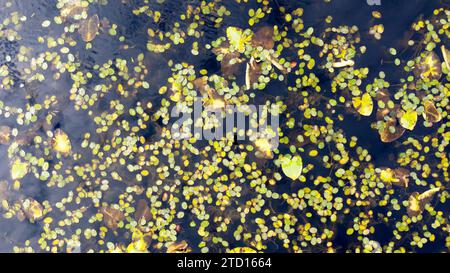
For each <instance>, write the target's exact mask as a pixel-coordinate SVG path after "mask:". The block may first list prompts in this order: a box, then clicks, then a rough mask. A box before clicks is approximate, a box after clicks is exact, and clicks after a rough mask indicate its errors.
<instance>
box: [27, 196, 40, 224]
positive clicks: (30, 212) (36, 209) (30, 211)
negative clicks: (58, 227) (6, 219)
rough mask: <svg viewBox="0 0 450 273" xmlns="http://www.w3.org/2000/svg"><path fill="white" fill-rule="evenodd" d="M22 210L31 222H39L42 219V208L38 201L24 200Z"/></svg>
mask: <svg viewBox="0 0 450 273" xmlns="http://www.w3.org/2000/svg"><path fill="white" fill-rule="evenodd" d="M22 210H23V212H24V213H25V216H26V217H27V218H28V219H29V220H30V221H32V222H34V221H39V220H41V219H42V218H43V217H44V208H43V207H42V205H41V204H40V203H39V202H38V201H36V200H34V199H32V198H28V199H25V200H24V201H23V202H22Z"/></svg>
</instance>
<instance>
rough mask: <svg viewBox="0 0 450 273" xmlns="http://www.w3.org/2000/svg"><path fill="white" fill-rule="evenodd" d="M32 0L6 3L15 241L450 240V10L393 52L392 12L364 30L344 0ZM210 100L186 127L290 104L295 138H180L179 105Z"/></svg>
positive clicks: (28, 245)
mask: <svg viewBox="0 0 450 273" xmlns="http://www.w3.org/2000/svg"><path fill="white" fill-rule="evenodd" d="M17 2H19V1H9V0H7V1H1V2H0V5H1V6H0V10H1V11H0V156H1V157H2V159H3V163H4V164H3V167H2V169H1V171H0V230H1V231H2V232H1V234H0V236H1V239H0V251H7V252H150V253H161V252H163V253H186V252H203V253H206V252H218V253H225V252H231V253H242V252H250V253H253V252H290V253H307V252H308V253H309V252H329V253H334V252H349V253H363V252H364V253H375V252H388V253H390V252H399V253H405V252H448V251H449V249H450V223H449V204H448V200H447V198H449V194H448V188H449V183H450V176H449V165H450V163H449V158H450V152H449V151H450V149H449V144H450V104H449V99H450V51H449V50H450V30H449V27H450V10H448V9H447V7H445V6H442V5H441V4H440V3H435V4H434V6H433V10H432V11H431V12H429V13H424V14H422V16H420V17H417V18H414V23H413V24H412V25H410V26H408V29H406V30H405V36H404V38H403V39H401V38H398V39H396V42H395V43H394V41H392V40H389V42H386V41H387V40H386V39H388V38H386V37H385V35H386V36H388V35H389V33H390V32H389V31H390V29H389V28H387V27H386V26H385V25H384V24H385V21H384V20H385V16H384V15H383V13H384V11H383V10H382V9H381V8H380V7H377V6H364V9H363V11H361V12H362V13H364V14H367V21H366V22H364V24H362V25H354V24H353V23H345V22H346V20H345V16H344V18H340V17H342V14H333V6H332V5H336V3H334V2H337V1H323V0H316V1H312V2H314V4H313V5H309V4H305V3H303V1H287V0H278V1H268V0H226V1H225V0H214V1H202V0H199V1H172V0H141V1H131V0H114V1H113V0H57V1H43V0H39V1H30V3H31V2H32V4H30V5H32V6H33V5H35V6H33V7H37V6H39V7H40V8H39V9H30V10H22V9H21V8H20V7H21V6H20V5H19V4H18V3H17ZM361 2H364V1H361ZM363 5H364V3H363ZM315 8H317V10H315ZM318 10H320V11H326V12H327V14H326V15H325V16H324V17H323V18H322V17H320V18H315V20H316V22H319V23H313V22H312V21H311V16H312V15H311V14H313V13H314V12H317V16H319V12H318ZM322 13H323V12H321V13H320V14H322ZM315 16H316V15H315ZM320 16H322V15H320ZM334 17H337V18H334ZM199 101H200V104H201V105H202V106H204V107H205V110H204V111H203V112H201V113H200V115H198V116H195V115H194V116H193V117H192V116H191V117H190V118H188V119H187V120H185V121H184V122H183V125H186V126H191V127H192V128H197V129H200V130H202V129H203V130H205V129H214V128H218V123H220V122H219V118H218V116H219V115H211V114H210V112H208V111H207V109H209V110H211V109H212V110H214V112H216V113H221V114H222V115H225V114H226V111H227V109H229V106H233V107H236V108H237V107H241V108H242V109H244V110H243V111H242V115H243V116H244V117H245V119H246V120H248V122H249V123H250V124H251V125H252V128H255V127H257V125H258V124H260V123H263V122H264V121H266V120H267V119H268V116H262V117H261V116H260V115H256V113H254V112H253V111H252V110H251V109H250V108H248V105H260V106H262V107H263V108H264V109H265V110H268V112H269V113H271V114H272V115H275V113H274V112H271V111H273V110H272V109H275V108H276V109H279V111H278V113H277V114H276V115H277V118H279V120H280V122H279V126H278V127H277V128H268V129H267V131H270V132H269V134H272V135H273V134H277V135H278V136H279V143H278V145H277V146H275V145H274V143H272V142H270V141H269V139H268V138H267V137H264V136H262V135H261V134H257V133H256V132H255V130H254V129H252V128H245V129H242V128H238V127H234V128H233V130H232V132H231V133H229V134H225V135H224V136H222V137H220V138H217V139H213V140H205V139H201V138H199V137H198V135H196V133H195V130H194V131H193V132H192V131H187V137H185V138H179V137H178V133H177V132H174V131H173V130H172V128H173V126H174V124H175V123H176V121H177V119H176V118H174V117H173V115H172V114H171V113H172V112H173V110H174V109H175V108H180V109H191V108H192V107H194V105H195V104H196V103H198V102H199ZM185 133H186V132H185ZM238 136H240V137H242V138H244V140H242V139H241V138H239V137H238Z"/></svg>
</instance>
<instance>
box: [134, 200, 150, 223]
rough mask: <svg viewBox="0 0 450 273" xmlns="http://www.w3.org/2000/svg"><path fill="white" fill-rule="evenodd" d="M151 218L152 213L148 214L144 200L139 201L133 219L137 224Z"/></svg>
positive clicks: (148, 208)
mask: <svg viewBox="0 0 450 273" xmlns="http://www.w3.org/2000/svg"><path fill="white" fill-rule="evenodd" d="M151 218H152V213H151V212H150V207H149V206H148V204H147V202H146V201H145V200H144V199H141V200H139V202H138V204H137V208H136V212H135V213H134V219H136V221H137V222H138V223H139V222H141V221H142V220H145V221H146V222H148V221H149V220H150V219H151Z"/></svg>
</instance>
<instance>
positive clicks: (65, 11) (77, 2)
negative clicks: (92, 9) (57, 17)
mask: <svg viewBox="0 0 450 273" xmlns="http://www.w3.org/2000/svg"><path fill="white" fill-rule="evenodd" d="M86 10H87V6H85V5H83V3H82V1H81V0H74V1H70V2H69V3H66V5H64V7H63V8H61V10H60V14H61V17H62V19H63V20H65V19H67V18H73V17H74V16H76V15H80V14H82V13H83V12H84V11H86Z"/></svg>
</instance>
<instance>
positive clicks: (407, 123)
mask: <svg viewBox="0 0 450 273" xmlns="http://www.w3.org/2000/svg"><path fill="white" fill-rule="evenodd" d="M416 123H417V112H416V111H415V110H411V109H410V110H408V111H406V113H404V114H402V115H401V117H400V125H401V126H402V127H403V128H405V129H407V130H411V131H412V130H413V129H414V127H416Z"/></svg>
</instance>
